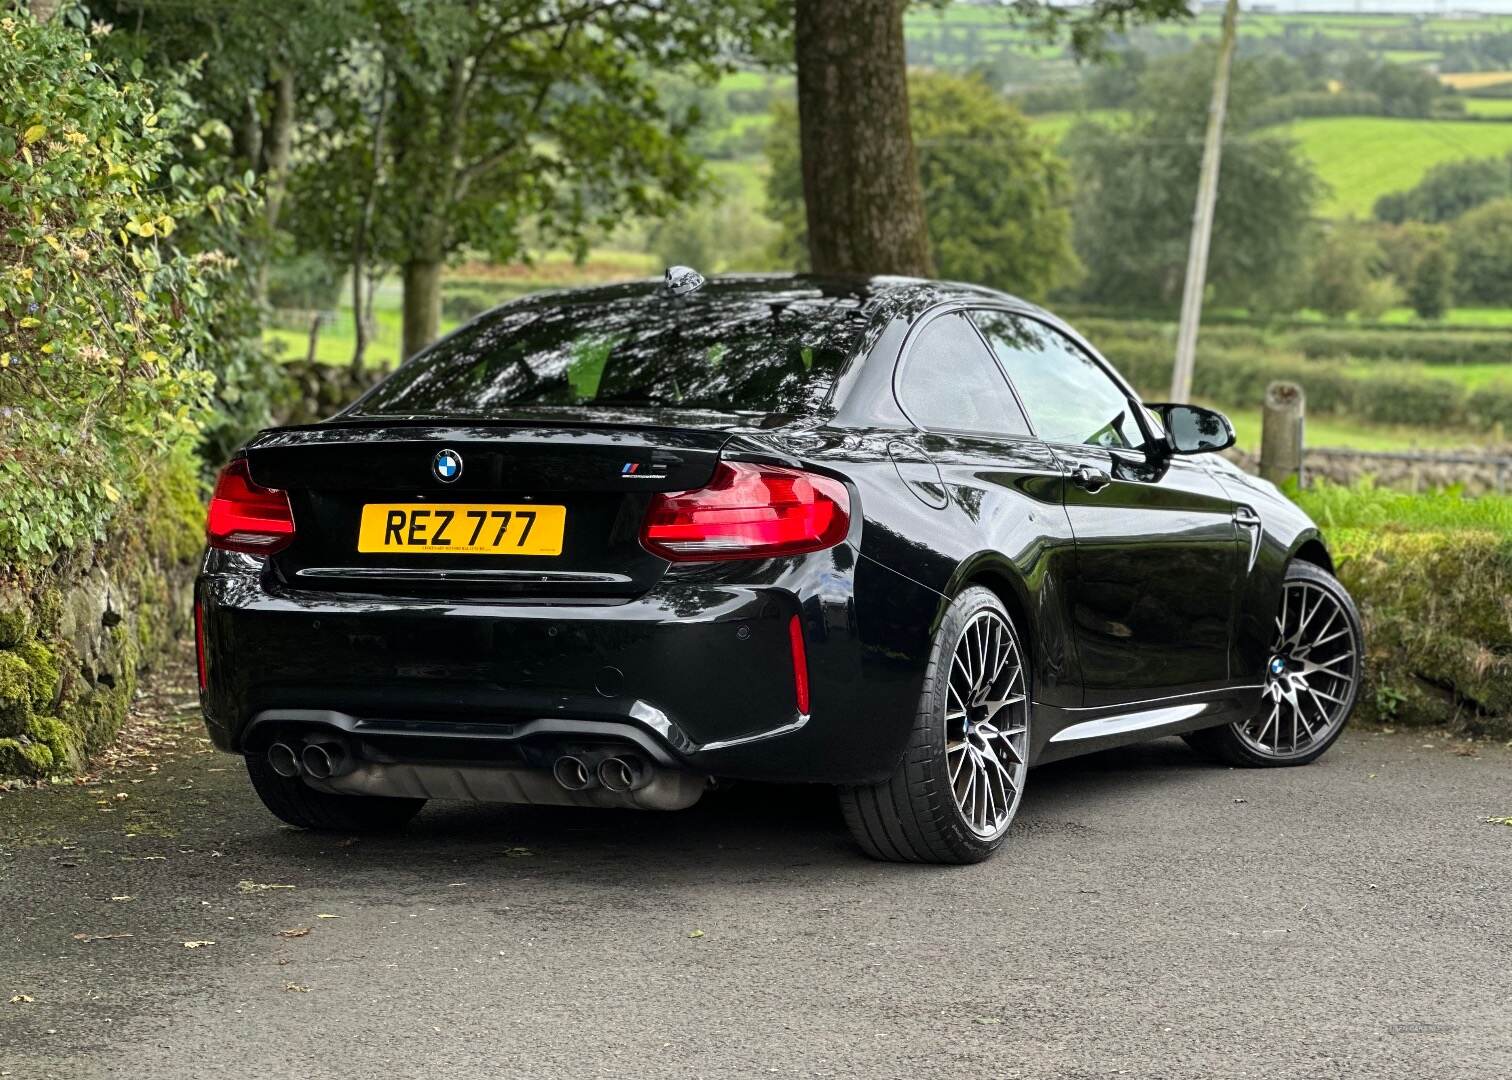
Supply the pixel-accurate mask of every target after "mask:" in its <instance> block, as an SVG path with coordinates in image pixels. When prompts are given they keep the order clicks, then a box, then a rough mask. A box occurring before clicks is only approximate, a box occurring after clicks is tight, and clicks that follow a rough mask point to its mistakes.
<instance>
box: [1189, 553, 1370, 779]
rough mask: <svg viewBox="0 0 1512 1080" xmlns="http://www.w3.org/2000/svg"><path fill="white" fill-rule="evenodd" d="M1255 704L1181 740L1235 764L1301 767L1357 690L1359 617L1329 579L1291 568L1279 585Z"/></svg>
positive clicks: (1328, 740) (1331, 734)
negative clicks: (1238, 716) (1239, 716)
mask: <svg viewBox="0 0 1512 1080" xmlns="http://www.w3.org/2000/svg"><path fill="white" fill-rule="evenodd" d="M1275 628H1276V633H1275V639H1274V641H1273V642H1272V645H1271V650H1270V656H1269V658H1268V659H1267V661H1266V665H1265V671H1264V675H1263V679H1264V681H1263V689H1262V691H1261V696H1260V707H1259V708H1258V709H1257V710H1256V711H1255V713H1254V714H1253V715H1252V716H1250V717H1249V718H1248V719H1246V720H1242V721H1237V722H1235V723H1233V724H1230V725H1228V726H1227V727H1222V728H1213V729H1210V730H1208V731H1197V732H1193V733H1192V734H1191V735H1189V736H1187V741H1188V742H1189V743H1191V744H1192V745H1193V746H1194V747H1196V748H1197V749H1199V750H1203V751H1205V752H1208V753H1212V754H1214V755H1215V756H1217V757H1219V758H1220V759H1222V760H1224V761H1227V762H1229V763H1231V764H1235V765H1302V764H1306V763H1307V762H1309V761H1312V760H1314V759H1315V758H1317V757H1318V756H1319V755H1320V754H1322V753H1323V751H1325V750H1327V749H1328V747H1329V746H1330V745H1331V744H1332V743H1333V741H1334V740H1335V739H1336V738H1338V737H1339V733H1340V732H1342V731H1343V730H1344V725H1345V723H1346V722H1348V720H1349V713H1350V710H1351V709H1353V708H1354V702H1355V696H1356V694H1357V693H1358V692H1359V686H1360V662H1361V659H1362V656H1363V653H1364V641H1363V635H1362V634H1361V631H1360V617H1359V614H1358V613H1357V612H1356V611H1355V606H1354V602H1353V601H1352V600H1351V599H1350V598H1349V594H1348V593H1347V592H1345V591H1344V587H1343V586H1342V585H1340V584H1339V582H1338V581H1337V580H1336V579H1335V578H1334V577H1333V575H1331V574H1328V573H1326V572H1325V571H1323V570H1320V569H1319V568H1318V567H1316V566H1312V565H1311V564H1308V563H1294V564H1293V565H1292V566H1291V567H1290V568H1289V569H1288V570H1287V574H1286V581H1285V582H1284V584H1283V586H1282V594H1281V609H1280V611H1279V612H1278V613H1277V614H1276V621H1275Z"/></svg>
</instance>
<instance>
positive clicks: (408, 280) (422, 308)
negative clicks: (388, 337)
mask: <svg viewBox="0 0 1512 1080" xmlns="http://www.w3.org/2000/svg"><path fill="white" fill-rule="evenodd" d="M440 327H441V260H440V259H418V258H415V259H410V260H409V261H408V262H406V263H405V264H404V359H406V360H408V359H409V358H410V357H411V356H414V355H415V353H417V352H419V351H420V350H421V349H423V348H425V347H426V346H427V345H429V344H430V343H431V342H432V341H435V340H436V333H437V332H438V331H439V330H440Z"/></svg>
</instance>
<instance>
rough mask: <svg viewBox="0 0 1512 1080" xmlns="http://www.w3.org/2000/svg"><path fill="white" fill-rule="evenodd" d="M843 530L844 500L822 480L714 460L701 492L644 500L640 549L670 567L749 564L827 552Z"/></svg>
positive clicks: (846, 521)
mask: <svg viewBox="0 0 1512 1080" xmlns="http://www.w3.org/2000/svg"><path fill="white" fill-rule="evenodd" d="M849 531H850V495H849V493H848V492H847V491H846V489H845V485H844V484H842V483H840V481H838V480H832V479H830V478H829V477H827V476H818V475H815V474H814V473H808V472H802V471H800V470H798V469H785V468H781V467H779V466H776V465H756V464H752V463H751V462H747V461H721V462H720V463H719V464H718V465H717V466H715V469H714V477H713V479H711V480H710V481H709V483H708V485H707V486H705V487H701V488H698V489H697V490H695V491H672V492H665V493H661V494H657V495H654V496H652V498H651V506H650V507H649V508H648V509H647V511H646V522H645V525H644V526H643V527H642V528H641V544H642V546H644V547H645V548H646V550H647V551H650V552H651V553H652V554H655V555H660V556H661V557H662V558H664V559H670V560H672V561H673V562H697V561H710V560H715V559H756V558H767V557H770V556H773V555H797V554H799V553H801V552H805V551H820V550H822V549H823V548H827V547H834V546H835V545H836V544H838V543H840V541H842V540H844V539H845V535H846V533H847V532H849Z"/></svg>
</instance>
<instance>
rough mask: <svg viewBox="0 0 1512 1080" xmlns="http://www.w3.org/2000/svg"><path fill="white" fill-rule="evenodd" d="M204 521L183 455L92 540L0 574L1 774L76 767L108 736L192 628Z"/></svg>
mask: <svg viewBox="0 0 1512 1080" xmlns="http://www.w3.org/2000/svg"><path fill="white" fill-rule="evenodd" d="M203 521H204V510H203V504H202V503H201V502H200V492H199V481H198V478H197V476H196V475H195V472H194V469H193V466H192V462H190V461H185V462H182V463H179V464H177V465H175V466H172V467H170V468H168V469H167V470H165V473H164V475H163V476H162V477H161V478H160V479H159V482H158V483H156V484H155V485H154V486H153V488H152V490H151V492H150V494H149V496H148V497H147V498H145V499H144V500H143V501H142V504H141V505H140V506H136V507H132V508H130V509H128V510H126V511H123V512H122V513H121V514H120V515H118V517H117V519H116V520H115V522H113V524H112V527H111V530H110V533H109V535H108V536H107V537H106V539H105V540H104V541H103V542H102V543H100V544H99V545H97V546H96V547H94V548H92V549H90V550H88V551H83V552H74V553H69V554H65V555H63V556H61V557H60V558H58V559H57V560H56V561H55V562H53V563H52V564H50V565H47V566H44V567H19V568H16V569H14V570H7V571H6V572H5V573H4V576H3V578H0V777H6V776H12V777H13V776H23V777H45V776H58V775H68V774H71V773H76V772H79V771H80V770H82V769H83V768H84V766H85V765H86V764H87V763H88V760H89V758H90V757H91V756H92V755H93V754H95V753H97V752H98V751H99V750H101V749H103V748H104V747H105V746H107V745H109V743H110V742H111V740H112V739H114V738H115V735H116V732H117V731H118V730H119V729H120V726H121V722H122V721H123V720H124V719H125V718H126V712H127V708H128V706H129V704H130V702H131V698H132V694H133V693H134V692H135V690H136V686H137V679H138V677H139V676H140V674H141V673H142V671H144V670H145V669H147V668H148V667H150V666H151V665H152V664H154V663H155V662H157V661H158V660H159V658H160V657H162V656H163V655H164V653H165V651H166V650H167V648H168V646H169V645H171V644H172V643H173V642H174V640H175V639H177V638H178V637H179V636H180V635H182V634H185V633H188V632H190V630H191V627H192V614H191V603H192V600H191V591H192V586H193V581H194V569H195V564H196V562H197V559H198V555H199V552H200V546H201V544H202V537H203V532H202V530H203Z"/></svg>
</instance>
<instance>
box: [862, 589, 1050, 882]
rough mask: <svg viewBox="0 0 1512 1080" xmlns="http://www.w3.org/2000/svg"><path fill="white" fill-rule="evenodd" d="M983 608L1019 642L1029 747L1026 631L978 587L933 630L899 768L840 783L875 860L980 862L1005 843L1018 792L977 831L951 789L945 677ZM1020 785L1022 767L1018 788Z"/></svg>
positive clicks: (1016, 646)
mask: <svg viewBox="0 0 1512 1080" xmlns="http://www.w3.org/2000/svg"><path fill="white" fill-rule="evenodd" d="M984 610H990V611H993V612H996V613H997V615H998V616H999V617H1000V618H1001V619H1002V622H1003V624H1004V626H1005V627H1006V628H1007V633H1008V635H1009V638H1010V640H1011V643H1012V646H1013V648H1014V649H1015V650H1017V655H1018V656H1019V657H1020V658H1021V660H1023V661H1024V663H1023V664H1022V678H1023V688H1022V693H1023V699H1024V700H1023V727H1024V729H1025V733H1024V736H1023V745H1024V753H1025V754H1027V747H1028V734H1027V730H1028V724H1029V702H1030V693H1029V685H1028V679H1029V666H1028V663H1027V657H1026V656H1025V654H1024V651H1023V648H1022V644H1021V638H1020V637H1019V635H1018V632H1017V630H1016V628H1015V627H1014V625H1013V620H1012V619H1011V618H1010V617H1009V615H1008V612H1007V611H1006V610H1005V609H1004V607H1003V604H1002V601H1000V600H999V599H998V598H997V596H996V595H995V594H994V593H993V592H992V591H991V590H989V589H984V588H981V587H978V586H972V587H971V588H968V589H966V590H964V591H963V592H962V593H961V595H960V596H958V597H957V598H956V599H955V601H954V602H953V603H952V604H951V606H950V608H949V610H948V611H947V612H946V614H945V618H944V619H943V620H942V621H941V624H940V628H939V630H938V632H937V633H936V634H935V640H934V644H933V645H932V647H931V649H930V654H929V665H928V667H927V669H926V670H925V674H924V689H923V692H922V694H921V695H920V697H919V707H918V710H917V712H916V713H915V717H914V725H913V730H912V731H911V733H910V735H909V739H908V746H907V748H906V749H905V751H904V753H903V758H902V760H901V761H900V762H899V763H898V767H897V770H896V771H895V772H894V773H893V775H892V776H891V777H889V778H888V779H887V780H884V781H883V782H882V783H880V784H870V785H861V786H856V787H844V788H841V789H840V808H841V810H842V812H843V813H844V815H845V823H846V825H847V826H849V828H850V831H851V834H852V835H853V836H854V837H855V839H856V843H858V844H859V845H860V846H861V850H862V851H863V852H865V853H866V854H867V855H869V856H870V857H871V858H873V859H879V860H883V861H886V862H921V863H943V864H956V865H960V864H967V863H976V862H981V861H982V860H983V859H985V858H987V857H988V856H990V855H991V854H992V853H993V852H994V851H996V850H997V849H998V847H1000V846H1001V845H1002V842H1003V837H1004V835H1005V834H1006V831H1007V828H1008V823H1009V822H1011V821H1012V817H1013V814H1014V813H1015V812H1016V810H1017V805H1018V802H1017V798H1016V797H1015V798H1014V800H1013V804H1012V807H1011V809H1009V811H1008V821H1007V822H1004V823H1003V824H1002V826H1001V831H999V832H998V833H997V835H995V836H992V837H990V838H985V837H983V836H981V835H979V834H978V833H977V832H976V831H974V830H973V829H972V827H971V826H970V825H968V824H967V821H966V817H965V815H964V814H963V812H962V810H961V809H960V807H959V806H958V805H957V800H956V798H955V796H954V795H953V793H952V788H951V783H950V773H949V764H948V759H947V752H946V739H947V734H946V702H947V700H948V692H947V684H948V680H949V678H950V671H951V663H952V657H953V654H954V651H955V648H956V644H957V642H958V641H959V640H960V639H961V635H962V633H963V631H964V629H965V628H966V627H967V626H968V625H969V624H970V623H971V621H972V620H973V618H974V617H976V616H977V615H978V613H980V612H982V611H984ZM1022 786H1023V784H1022V774H1020V781H1019V785H1018V787H1019V790H1020V791H1022Z"/></svg>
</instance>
